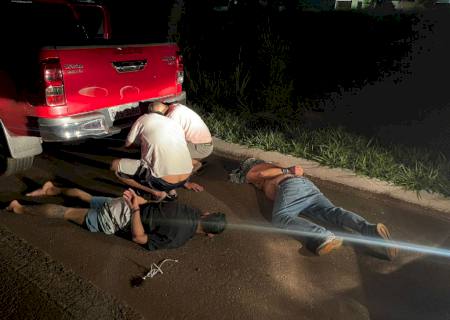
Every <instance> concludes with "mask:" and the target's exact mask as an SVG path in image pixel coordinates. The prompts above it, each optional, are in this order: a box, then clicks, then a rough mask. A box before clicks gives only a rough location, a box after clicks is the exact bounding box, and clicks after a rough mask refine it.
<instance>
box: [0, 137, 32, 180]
mask: <svg viewBox="0 0 450 320" xmlns="http://www.w3.org/2000/svg"><path fill="white" fill-rule="evenodd" d="M33 160H34V157H25V158H19V159H13V158H11V157H9V152H8V150H7V148H6V146H5V145H4V143H3V142H1V141H0V175H5V176H9V175H12V174H15V173H18V172H20V171H24V170H27V169H30V168H31V167H32V166H33Z"/></svg>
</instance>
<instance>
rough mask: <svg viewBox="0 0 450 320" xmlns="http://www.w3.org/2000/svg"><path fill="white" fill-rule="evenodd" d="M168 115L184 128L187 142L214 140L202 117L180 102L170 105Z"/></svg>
mask: <svg viewBox="0 0 450 320" xmlns="http://www.w3.org/2000/svg"><path fill="white" fill-rule="evenodd" d="M167 117H169V118H170V119H173V120H175V121H176V122H178V123H179V124H180V125H181V127H182V128H183V130H184V134H185V137H186V141H187V142H191V143H194V144H197V143H210V142H211V141H212V138H211V133H210V132H209V129H208V127H207V126H206V124H205V122H203V120H202V118H200V116H199V115H198V114H197V113H195V111H193V110H191V109H189V108H188V107H186V106H185V105H182V104H180V103H174V104H172V105H170V107H169V111H168V113H167Z"/></svg>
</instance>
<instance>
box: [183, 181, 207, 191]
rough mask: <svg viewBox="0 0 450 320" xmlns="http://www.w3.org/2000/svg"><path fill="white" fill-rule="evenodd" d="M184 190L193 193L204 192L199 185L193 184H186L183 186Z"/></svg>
mask: <svg viewBox="0 0 450 320" xmlns="http://www.w3.org/2000/svg"><path fill="white" fill-rule="evenodd" d="M184 188H186V189H188V190H193V191H195V192H201V191H203V190H205V188H203V187H202V186H201V185H199V184H197V183H195V182H186V183H185V184H184Z"/></svg>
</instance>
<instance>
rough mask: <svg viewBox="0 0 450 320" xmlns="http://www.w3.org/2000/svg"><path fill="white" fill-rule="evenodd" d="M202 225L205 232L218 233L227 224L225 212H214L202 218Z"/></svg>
mask: <svg viewBox="0 0 450 320" xmlns="http://www.w3.org/2000/svg"><path fill="white" fill-rule="evenodd" d="M200 225H201V226H202V229H203V231H204V232H205V233H213V234H218V233H221V232H223V230H225V228H226V226H227V218H226V216H225V213H222V212H213V213H210V214H208V215H204V216H202V217H201V218H200Z"/></svg>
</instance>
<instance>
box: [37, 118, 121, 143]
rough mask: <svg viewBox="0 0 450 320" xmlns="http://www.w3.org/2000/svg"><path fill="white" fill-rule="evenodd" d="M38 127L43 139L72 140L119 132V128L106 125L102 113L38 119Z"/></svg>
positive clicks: (54, 140) (99, 136) (51, 140)
mask: <svg viewBox="0 0 450 320" xmlns="http://www.w3.org/2000/svg"><path fill="white" fill-rule="evenodd" d="M39 129H40V132H41V137H42V140H43V141H47V142H57V141H74V140H82V139H86V138H102V137H106V136H110V135H113V134H116V133H119V132H120V128H114V127H112V126H108V121H107V119H106V117H105V115H103V114H102V113H89V114H85V115H80V116H73V117H64V118H57V119H43V118H41V119H39Z"/></svg>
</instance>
